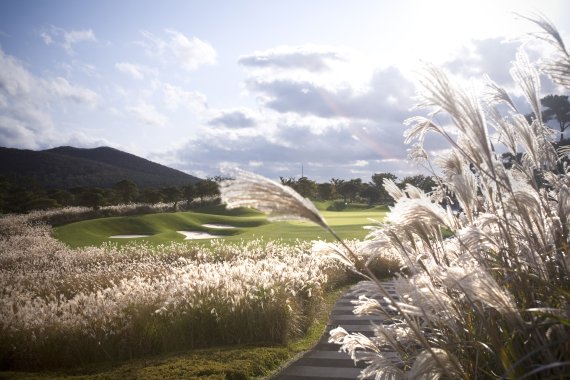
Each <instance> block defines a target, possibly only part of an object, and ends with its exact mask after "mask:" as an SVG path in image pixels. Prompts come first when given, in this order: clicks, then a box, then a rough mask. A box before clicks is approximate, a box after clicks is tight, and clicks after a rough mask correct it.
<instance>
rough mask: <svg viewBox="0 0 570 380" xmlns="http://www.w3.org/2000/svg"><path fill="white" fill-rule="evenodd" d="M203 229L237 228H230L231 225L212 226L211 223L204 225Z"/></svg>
mask: <svg viewBox="0 0 570 380" xmlns="http://www.w3.org/2000/svg"><path fill="white" fill-rule="evenodd" d="M202 227H206V228H218V229H226V228H235V227H234V226H230V225H227V224H211V223H207V224H202Z"/></svg>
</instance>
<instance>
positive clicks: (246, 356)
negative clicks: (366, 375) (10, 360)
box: [0, 286, 347, 380]
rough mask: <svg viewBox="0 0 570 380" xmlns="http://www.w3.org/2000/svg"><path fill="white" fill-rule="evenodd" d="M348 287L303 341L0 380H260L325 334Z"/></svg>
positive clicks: (331, 299)
mask: <svg viewBox="0 0 570 380" xmlns="http://www.w3.org/2000/svg"><path fill="white" fill-rule="evenodd" d="M346 288H347V287H346V286H344V287H341V288H337V289H335V290H333V291H329V292H327V293H326V294H325V297H324V302H323V307H322V308H321V309H320V310H319V312H318V314H317V315H316V319H315V321H314V322H313V323H312V324H311V326H310V327H309V330H308V332H307V334H305V336H303V337H302V338H299V339H295V340H292V341H291V342H290V343H288V344H286V345H281V346H278V345H261V344H260V345H256V346H251V345H241V346H225V347H215V348H208V349H199V350H192V351H188V352H178V353H174V354H168V355H160V356H153V357H147V358H144V359H138V360H130V361H127V362H117V363H103V364H98V365H90V366H85V367H78V368H73V369H69V370H63V371H53V372H0V379H14V380H31V379H42V380H46V379H69V380H71V379H75V380H80V379H81V380H100V379H123V380H129V379H149V380H152V379H157V380H168V379H210V380H217V379H220V380H221V379H262V378H268V377H270V376H271V375H272V374H274V373H276V372H277V371H279V369H280V368H281V367H282V366H284V365H286V363H287V362H288V361H290V360H292V359H294V358H295V357H296V356H298V355H299V354H300V353H302V352H304V351H306V350H308V349H310V348H311V347H312V346H314V345H315V344H316V343H317V341H318V340H319V338H320V337H321V336H322V334H323V332H324V331H325V328H326V325H327V322H328V316H329V314H330V311H331V309H332V307H333V306H334V303H335V301H336V300H337V299H338V298H339V297H340V295H341V294H342V293H344V291H346Z"/></svg>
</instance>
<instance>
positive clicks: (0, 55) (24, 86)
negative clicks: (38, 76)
mask: <svg viewBox="0 0 570 380" xmlns="http://www.w3.org/2000/svg"><path fill="white" fill-rule="evenodd" d="M33 82H34V78H33V77H32V75H31V74H30V72H29V71H28V70H26V68H25V67H24V65H23V64H22V63H21V62H19V61H18V60H17V59H16V58H14V57H12V56H10V55H7V54H5V53H4V51H3V50H2V49H1V48H0V90H3V91H5V92H6V93H7V96H9V97H17V96H23V95H25V94H28V93H29V92H30V91H32V89H33V88H35V86H34V84H33Z"/></svg>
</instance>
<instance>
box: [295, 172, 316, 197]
mask: <svg viewBox="0 0 570 380" xmlns="http://www.w3.org/2000/svg"><path fill="white" fill-rule="evenodd" d="M293 188H294V189H295V191H296V192H298V193H299V194H301V195H302V196H303V197H305V198H314V197H315V195H316V193H317V183H316V182H315V181H313V180H310V179H308V178H307V177H301V178H299V180H298V181H297V182H296V183H295V185H294V186H293Z"/></svg>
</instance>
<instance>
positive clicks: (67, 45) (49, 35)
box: [40, 25, 97, 54]
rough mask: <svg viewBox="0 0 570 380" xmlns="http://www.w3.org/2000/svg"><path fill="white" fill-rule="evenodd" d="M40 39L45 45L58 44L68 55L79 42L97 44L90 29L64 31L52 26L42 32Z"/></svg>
mask: <svg viewBox="0 0 570 380" xmlns="http://www.w3.org/2000/svg"><path fill="white" fill-rule="evenodd" d="M40 37H41V39H42V40H43V41H44V43H45V44H46V45H51V44H53V43H57V44H59V45H60V46H62V47H63V48H64V49H65V51H66V52H67V53H68V54H73V53H74V51H73V47H74V46H75V45H77V44H78V43H80V42H97V37H95V32H93V30H92V29H81V30H65V29H63V28H59V27H56V26H53V25H52V26H51V27H50V28H48V29H45V30H42V31H41V32H40Z"/></svg>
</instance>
